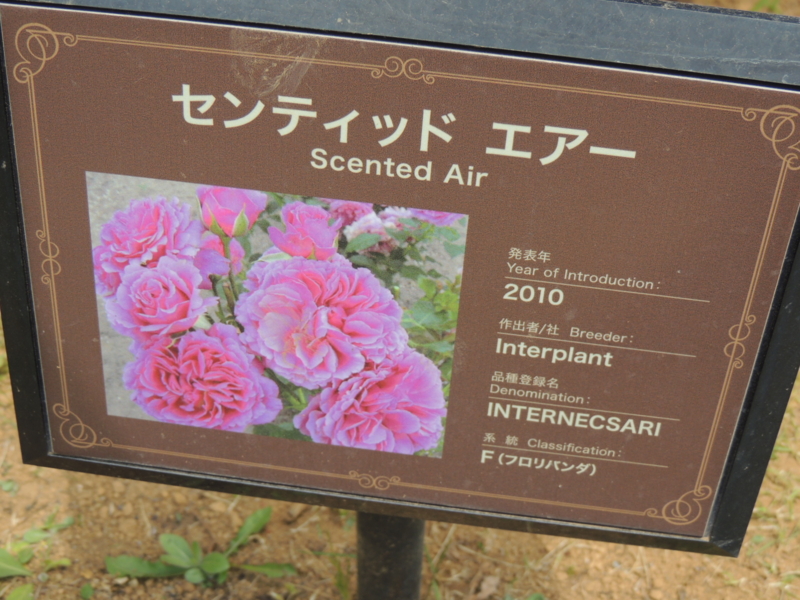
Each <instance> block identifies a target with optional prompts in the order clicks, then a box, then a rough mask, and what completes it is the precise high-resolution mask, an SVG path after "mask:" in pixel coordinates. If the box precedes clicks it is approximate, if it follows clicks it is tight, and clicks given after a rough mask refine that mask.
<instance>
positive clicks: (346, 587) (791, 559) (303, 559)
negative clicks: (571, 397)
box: [0, 0, 800, 600]
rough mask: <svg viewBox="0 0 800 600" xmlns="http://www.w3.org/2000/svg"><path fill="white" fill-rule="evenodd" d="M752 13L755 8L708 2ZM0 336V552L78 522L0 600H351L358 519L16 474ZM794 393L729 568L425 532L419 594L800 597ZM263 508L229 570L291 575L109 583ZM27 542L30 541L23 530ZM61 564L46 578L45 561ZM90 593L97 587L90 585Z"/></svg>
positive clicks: (554, 543) (584, 546)
mask: <svg viewBox="0 0 800 600" xmlns="http://www.w3.org/2000/svg"><path fill="white" fill-rule="evenodd" d="M699 3H702V4H712V5H716V6H726V7H732V8H740V9H750V8H753V6H754V5H755V4H756V3H755V2H754V0H706V1H704V2H699ZM758 4H759V5H760V8H762V9H771V10H773V11H775V12H782V13H783V14H794V15H800V0H779V1H773V0H767V1H765V0H760V2H759V3H758ZM4 364H5V356H4V354H3V350H2V336H1V334H0V547H2V548H6V549H10V548H12V546H13V544H14V543H15V542H18V541H19V540H21V539H22V538H23V536H24V535H25V533H26V532H29V531H30V530H31V529H32V528H35V527H40V526H41V525H42V524H44V523H45V522H46V520H47V518H48V516H50V515H52V514H53V513H57V515H56V521H61V520H63V519H64V518H67V517H72V518H74V520H75V522H74V524H72V525H70V526H68V527H66V528H65V529H63V530H61V531H60V532H58V533H56V534H54V535H53V536H52V537H51V538H49V539H47V540H44V541H42V542H39V543H37V544H35V545H34V546H33V548H34V549H35V556H34V558H33V559H32V560H31V562H30V563H28V565H27V566H28V568H29V569H30V570H31V571H33V572H34V576H29V577H14V578H7V579H0V598H8V597H9V594H11V592H12V590H13V589H14V588H16V587H18V586H20V585H21V584H26V583H31V584H33V586H34V590H35V591H34V594H35V597H36V598H41V599H44V600H60V599H77V598H80V597H81V592H80V590H81V589H82V588H83V590H84V591H83V593H84V596H83V597H89V596H88V594H89V593H90V591H92V590H93V594H92V595H91V597H92V598H95V599H98V600H106V599H109V598H114V599H122V598H125V599H139V598H142V599H144V598H147V599H149V598H154V599H165V600H167V599H170V600H171V599H180V600H192V599H203V600H234V599H236V600H267V599H269V598H273V599H276V600H289V599H297V600H301V599H302V600H305V599H308V600H327V599H340V598H341V599H344V600H347V599H348V598H353V596H354V594H355V550H356V548H355V527H354V525H355V515H354V513H352V512H349V511H339V510H332V509H327V508H321V507H312V506H305V505H299V504H288V503H282V502H277V501H264V500H260V499H254V498H246V497H239V496H229V495H224V494H217V493H210V492H201V491H195V490H189V489H182V488H176V487H170V486H165V485H154V484H146V483H139V482H133V481H127V480H118V479H110V478H106V477H99V476H92V475H84V474H78V473H70V472H64V471H55V470H51V469H44V468H37V467H30V466H25V465H22V464H21V461H20V456H19V443H18V439H17V432H16V424H15V421H14V409H13V403H12V398H11V387H10V382H9V377H8V373H7V371H6V369H5V367H4ZM798 499H800V391H799V390H798V387H797V386H796V388H795V392H794V393H793V396H792V400H791V402H790V405H789V410H788V412H787V416H786V419H785V421H784V425H783V429H782V431H781V434H780V437H779V440H778V444H777V447H776V449H775V452H774V454H773V460H772V463H771V465H770V468H769V470H768V472H767V477H766V480H765V482H764V486H763V488H762V490H761V495H760V496H759V499H758V503H757V506H756V509H755V511H754V513H753V519H752V521H751V524H750V527H749V530H748V534H747V538H746V542H745V545H744V548H743V550H742V553H741V555H740V556H739V558H737V559H730V558H718V557H708V556H703V555H694V554H686V553H680V552H673V551H666V550H653V549H643V548H638V547H628V546H622V545H617V544H607V543H596V542H584V541H580V540H572V539H566V538H558V537H550V536H541V535H529V534H521V533H510V532H503V531H497V530H491V529H485V528H475V527H466V526H461V525H459V526H455V525H450V524H446V523H434V522H429V523H428V524H427V533H426V538H425V544H426V554H427V560H426V564H425V567H424V584H423V598H426V599H429V600H435V599H438V598H441V599H445V600H447V599H453V600H456V599H458V600H462V599H463V600H466V599H474V600H512V599H513V600H517V599H519V600H527V599H529V598H530V596H532V595H533V594H535V593H541V594H543V595H544V597H545V598H546V599H547V600H561V599H563V600H567V599H573V598H580V599H583V598H613V599H615V600H626V599H634V598H635V599H641V598H652V599H653V600H662V599H670V600H672V599H675V600H684V599H693V598H697V599H703V600H714V599H717V598H719V599H723V598H724V599H730V600H735V599H739V598H741V599H748V600H749V599H751V598H759V599H762V598H767V599H772V598H774V599H776V600H779V599H780V600H782V599H783V598H797V597H800V522H799V521H798V517H797V516H796V514H795V511H796V510H800V501H798ZM264 506H271V507H272V508H273V510H274V512H273V518H272V521H271V523H270V524H269V526H268V528H267V529H266V530H265V531H264V532H263V533H262V534H261V535H258V536H256V537H255V538H254V539H253V540H252V541H251V542H249V543H248V544H247V545H246V546H244V547H243V549H242V550H241V551H240V552H239V553H237V554H236V555H235V556H234V557H233V561H232V562H233V563H239V564H241V563H250V564H258V563H263V562H279V563H292V564H293V565H294V566H295V568H296V569H297V572H298V574H297V575H295V576H291V577H285V578H275V579H271V578H268V577H266V576H263V575H256V574H253V573H247V572H244V571H241V570H233V571H232V572H231V573H232V575H231V577H230V579H229V580H228V582H227V583H226V584H225V585H223V586H220V587H214V588H202V587H197V586H195V585H193V584H191V583H188V582H186V581H184V580H182V579H180V578H173V579H128V578H115V577H113V576H111V575H109V574H108V573H107V572H106V569H105V565H104V559H105V557H106V556H117V555H119V554H133V555H136V556H141V557H145V558H148V559H150V560H155V559H156V558H157V557H158V556H159V555H160V554H161V550H160V547H159V545H158V541H157V540H158V535H160V534H162V533H178V534H180V535H183V536H185V537H186V538H187V539H189V540H190V541H198V542H199V543H200V545H201V546H202V548H203V550H204V551H206V552H211V551H214V550H221V549H224V547H225V546H226V545H227V543H228V542H229V541H230V540H231V538H232V537H233V536H234V535H235V533H236V531H237V529H238V528H239V526H240V525H241V524H242V522H243V520H244V519H245V518H246V517H247V516H248V515H249V514H251V513H252V512H253V511H255V510H257V509H259V508H262V507H264ZM29 535H30V534H29ZM62 558H65V559H68V560H69V561H70V565H69V566H65V567H60V568H54V569H51V570H49V571H48V572H47V573H45V572H44V571H45V568H46V566H47V561H54V560H57V559H62ZM87 584H88V585H89V586H91V590H90V589H89V587H87Z"/></svg>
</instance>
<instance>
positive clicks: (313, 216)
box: [269, 202, 341, 260]
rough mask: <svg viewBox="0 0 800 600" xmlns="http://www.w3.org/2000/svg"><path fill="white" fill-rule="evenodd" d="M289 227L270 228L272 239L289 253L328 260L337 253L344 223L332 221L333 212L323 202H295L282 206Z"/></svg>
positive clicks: (284, 220) (282, 213)
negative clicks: (337, 244)
mask: <svg viewBox="0 0 800 600" xmlns="http://www.w3.org/2000/svg"><path fill="white" fill-rule="evenodd" d="M281 216H282V217H283V223H284V224H285V225H286V231H285V232H283V231H281V230H280V229H278V228H277V227H270V228H269V237H270V239H271V240H272V243H273V244H275V245H276V246H277V247H278V248H280V249H281V250H283V251H284V252H286V254H289V255H290V256H302V257H303V258H311V259H316V260H328V259H329V258H330V257H331V256H333V255H334V254H336V240H337V237H338V235H339V229H340V228H341V223H340V222H339V220H338V219H337V220H335V221H334V222H333V223H330V220H331V215H330V214H329V213H328V211H327V210H325V209H324V208H322V207H320V206H313V205H311V204H304V203H303V202H292V203H291V204H287V205H286V206H284V207H283V209H282V210H281Z"/></svg>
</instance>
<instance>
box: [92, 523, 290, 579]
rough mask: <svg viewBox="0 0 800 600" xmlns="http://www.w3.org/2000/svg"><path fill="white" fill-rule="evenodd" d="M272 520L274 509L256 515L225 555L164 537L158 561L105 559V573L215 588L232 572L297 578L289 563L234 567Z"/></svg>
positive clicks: (177, 537)
mask: <svg viewBox="0 0 800 600" xmlns="http://www.w3.org/2000/svg"><path fill="white" fill-rule="evenodd" d="M271 517H272V509H271V508H263V509H261V510H258V511H256V512H254V513H253V514H252V515H250V516H249V517H248V518H247V520H245V522H244V525H242V527H241V529H239V532H238V533H237V534H236V537H234V538H233V540H231V542H230V544H229V545H228V549H227V550H225V552H210V553H208V554H203V551H202V550H201V549H200V544H198V543H197V542H192V543H191V544H190V543H189V542H188V541H186V539H185V538H184V537H182V536H180V535H176V534H173V533H165V534H162V535H161V536H159V538H158V541H159V543H160V544H161V547H162V548H163V549H164V554H162V555H161V557H160V558H159V559H158V560H155V561H148V560H145V559H143V558H139V557H137V556H129V555H122V556H117V557H111V556H108V557H106V569H107V570H108V572H109V573H111V574H112V575H116V576H125V577H136V578H142V577H144V578H158V577H177V576H183V578H184V579H186V581H188V582H190V583H193V584H195V585H203V586H214V585H220V584H222V583H225V581H226V580H227V578H228V573H229V572H230V570H231V569H242V570H244V571H252V572H254V573H259V574H261V575H266V576H267V577H283V576H286V575H296V574H297V571H296V570H295V568H294V566H293V565H291V564H288V563H265V564H261V565H246V564H239V565H234V564H231V562H230V560H229V558H230V557H231V556H232V555H233V554H235V553H236V552H237V551H238V550H239V549H240V548H241V547H242V546H243V545H244V544H246V543H247V541H248V540H249V539H250V537H251V536H253V535H255V534H257V533H259V532H260V531H262V530H263V529H264V528H265V527H266V526H267V523H269V520H270V518H271Z"/></svg>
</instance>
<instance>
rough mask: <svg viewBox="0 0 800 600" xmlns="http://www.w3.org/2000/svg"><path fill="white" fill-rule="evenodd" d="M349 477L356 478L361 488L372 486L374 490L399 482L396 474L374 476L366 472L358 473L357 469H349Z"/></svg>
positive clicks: (383, 488)
mask: <svg viewBox="0 0 800 600" xmlns="http://www.w3.org/2000/svg"><path fill="white" fill-rule="evenodd" d="M350 478H351V479H357V480H358V484H359V485H360V486H361V487H363V488H367V489H371V488H374V489H376V490H388V489H389V488H390V487H392V486H393V485H397V484H398V483H400V478H399V477H398V476H397V475H394V476H392V477H387V476H386V475H378V476H377V477H376V476H374V475H370V474H368V473H359V472H358V471H350Z"/></svg>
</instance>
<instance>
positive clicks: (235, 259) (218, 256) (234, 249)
mask: <svg viewBox="0 0 800 600" xmlns="http://www.w3.org/2000/svg"><path fill="white" fill-rule="evenodd" d="M229 248H230V254H231V258H230V260H228V259H227V258H225V249H224V248H223V246H222V240H221V239H220V238H219V236H218V235H214V234H213V233H211V232H210V231H206V232H205V233H204V234H203V239H202V242H201V246H200V251H199V252H198V253H197V256H195V258H194V266H195V267H197V268H198V269H200V276H201V277H202V278H203V281H202V283H201V284H200V289H201V290H210V289H211V280H210V279H209V278H208V276H209V275H217V276H218V277H225V276H227V275H228V273H229V272H230V271H231V269H233V274H234V275H236V274H237V273H240V272H241V271H242V261H243V260H244V248H242V245H241V244H240V243H239V241H238V240H237V239H236V238H231V240H230V244H229ZM231 263H233V264H232V265H231Z"/></svg>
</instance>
